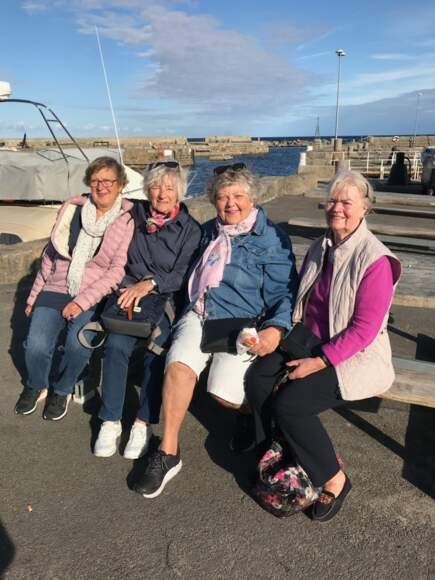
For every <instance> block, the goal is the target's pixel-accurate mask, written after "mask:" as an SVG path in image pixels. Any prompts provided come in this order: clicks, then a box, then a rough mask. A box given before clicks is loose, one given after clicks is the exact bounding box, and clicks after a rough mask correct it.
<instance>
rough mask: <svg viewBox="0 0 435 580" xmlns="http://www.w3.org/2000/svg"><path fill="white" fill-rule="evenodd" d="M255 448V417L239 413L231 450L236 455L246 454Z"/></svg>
mask: <svg viewBox="0 0 435 580" xmlns="http://www.w3.org/2000/svg"><path fill="white" fill-rule="evenodd" d="M254 447H255V424H254V416H253V415H251V414H249V415H246V414H245V413H240V412H238V413H237V418H236V426H235V428H234V434H233V437H232V439H231V441H230V449H231V451H234V453H245V452H246V451H251V449H253V448H254Z"/></svg>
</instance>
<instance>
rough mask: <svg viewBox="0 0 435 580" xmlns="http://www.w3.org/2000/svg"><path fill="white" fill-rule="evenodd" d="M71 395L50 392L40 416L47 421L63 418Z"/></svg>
mask: <svg viewBox="0 0 435 580" xmlns="http://www.w3.org/2000/svg"><path fill="white" fill-rule="evenodd" d="M70 399H71V395H59V394H58V393H50V394H49V395H48V397H47V403H46V405H45V409H44V413H43V414H42V416H43V417H44V419H46V420H47V421H59V420H60V419H63V417H65V415H66V414H67V411H68V404H69V401H70Z"/></svg>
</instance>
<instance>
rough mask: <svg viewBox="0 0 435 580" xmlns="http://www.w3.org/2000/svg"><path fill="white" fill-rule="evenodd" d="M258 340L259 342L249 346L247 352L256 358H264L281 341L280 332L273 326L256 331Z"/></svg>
mask: <svg viewBox="0 0 435 580" xmlns="http://www.w3.org/2000/svg"><path fill="white" fill-rule="evenodd" d="M258 338H259V339H260V340H259V342H257V344H255V345H254V346H251V347H250V349H249V352H252V353H253V354H257V355H258V356H266V355H267V354H270V353H271V352H273V351H274V350H276V348H277V346H278V344H279V342H280V340H281V330H279V329H278V328H275V327H274V326H269V327H268V328H264V329H263V330H259V331H258Z"/></svg>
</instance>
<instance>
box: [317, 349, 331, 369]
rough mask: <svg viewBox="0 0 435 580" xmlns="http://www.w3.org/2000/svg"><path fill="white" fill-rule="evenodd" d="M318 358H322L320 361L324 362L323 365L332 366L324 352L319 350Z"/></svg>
mask: <svg viewBox="0 0 435 580" xmlns="http://www.w3.org/2000/svg"><path fill="white" fill-rule="evenodd" d="M319 358H321V359H322V361H323V362H324V363H325V365H326V366H327V367H330V366H332V365H331V361H330V360H329V358H328V357H327V356H326V354H323V352H321V353H320V354H319Z"/></svg>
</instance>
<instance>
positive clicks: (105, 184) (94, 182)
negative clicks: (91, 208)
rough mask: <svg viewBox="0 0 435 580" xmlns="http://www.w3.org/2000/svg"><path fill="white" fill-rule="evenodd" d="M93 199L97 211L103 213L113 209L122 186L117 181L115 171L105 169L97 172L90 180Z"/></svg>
mask: <svg viewBox="0 0 435 580" xmlns="http://www.w3.org/2000/svg"><path fill="white" fill-rule="evenodd" d="M90 186H91V198H92V201H93V202H94V204H95V206H96V208H97V210H99V211H100V212H102V213H105V212H106V211H109V210H110V209H112V207H113V204H114V203H115V200H116V198H117V197H118V194H119V193H120V191H121V190H122V185H120V184H119V182H118V180H117V175H116V173H115V171H113V169H109V168H108V167H103V168H102V169H99V170H98V171H95V172H94V173H93V174H92V175H91V178H90Z"/></svg>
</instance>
